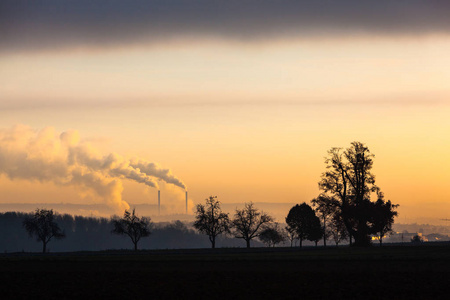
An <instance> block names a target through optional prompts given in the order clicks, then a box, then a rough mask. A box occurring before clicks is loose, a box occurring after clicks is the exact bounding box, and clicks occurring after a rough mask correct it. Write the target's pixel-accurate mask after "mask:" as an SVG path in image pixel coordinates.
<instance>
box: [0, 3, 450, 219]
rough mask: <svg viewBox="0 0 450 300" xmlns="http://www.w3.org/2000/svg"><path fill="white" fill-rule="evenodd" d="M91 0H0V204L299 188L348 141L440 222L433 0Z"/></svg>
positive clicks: (439, 89)
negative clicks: (329, 154) (368, 152)
mask: <svg viewBox="0 0 450 300" xmlns="http://www.w3.org/2000/svg"><path fill="white" fill-rule="evenodd" d="M105 3H106V2H104V1H52V0H42V1H10V0H6V1H1V3H0V39H1V41H2V42H1V43H0V128H1V129H0V195H1V197H0V203H61V202H64V203H78V204H105V205H107V206H108V207H115V208H116V209H117V210H118V211H119V210H122V209H123V208H126V207H127V205H128V204H129V203H133V204H156V203H157V190H158V188H159V189H161V193H162V195H164V196H163V198H162V201H164V202H163V203H164V205H167V208H168V213H169V212H170V213H183V212H184V189H185V188H186V187H187V188H188V190H189V198H190V201H191V202H190V212H191V213H192V211H191V209H192V207H193V205H194V204H197V203H199V202H200V201H203V200H204V199H205V198H206V197H208V196H209V195H217V196H218V198H219V200H220V201H222V202H224V203H244V202H248V201H254V202H268V203H301V202H303V201H309V200H311V199H312V198H314V197H316V196H317V195H318V193H319V189H318V186H317V182H318V181H319V179H320V175H321V173H322V172H324V171H325V164H324V157H325V156H326V154H327V150H329V149H330V148H331V147H348V146H349V145H350V143H351V142H352V141H361V142H364V143H366V145H367V146H368V147H369V149H370V150H371V152H372V153H374V154H375V159H374V168H373V172H374V174H375V175H376V183H377V185H378V186H380V187H381V189H382V191H383V192H384V193H385V196H386V199H390V200H391V201H392V202H393V203H397V204H400V207H399V209H398V211H399V218H398V221H399V222H401V223H413V222H417V221H418V220H421V219H426V220H427V222H428V223H431V224H446V223H445V221H441V220H440V219H444V218H449V215H448V212H449V211H450V192H449V191H448V188H447V186H448V182H449V181H450V175H449V172H448V170H449V169H450V158H449V149H450V135H449V134H448V133H449V132H450V118H449V116H450V85H449V82H450V56H449V54H448V53H450V21H449V18H448V12H449V11H450V4H449V3H448V2H447V1H438V0H435V1H421V0H413V1H388V0H382V1H371V2H364V1H356V0H342V1H320V0H319V1H317V0H316V1H305V0H303V1H269V0H262V1H223V2H221V1H219V2H218V1H206V0H205V1H200V0H199V1H179V0H174V1H150V2H149V1H141V0H134V1H127V2H126V4H125V2H123V1H108V2H107V4H105ZM286 213H287V212H286ZM86 214H89V213H88V212H86ZM447 224H448V222H447Z"/></svg>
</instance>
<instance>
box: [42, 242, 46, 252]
mask: <svg viewBox="0 0 450 300" xmlns="http://www.w3.org/2000/svg"><path fill="white" fill-rule="evenodd" d="M46 251H47V243H46V242H45V241H44V242H42V253H45V252H46Z"/></svg>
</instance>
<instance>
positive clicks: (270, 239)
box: [259, 223, 286, 247]
mask: <svg viewBox="0 0 450 300" xmlns="http://www.w3.org/2000/svg"><path fill="white" fill-rule="evenodd" d="M259 239H260V241H261V242H263V243H264V244H266V245H267V246H268V247H271V246H272V247H275V246H276V245H277V244H279V243H282V242H284V241H285V240H286V236H285V234H284V232H283V231H282V230H281V229H280V228H279V227H278V223H275V224H274V225H273V226H270V227H266V228H264V229H263V230H262V231H261V233H260V234H259Z"/></svg>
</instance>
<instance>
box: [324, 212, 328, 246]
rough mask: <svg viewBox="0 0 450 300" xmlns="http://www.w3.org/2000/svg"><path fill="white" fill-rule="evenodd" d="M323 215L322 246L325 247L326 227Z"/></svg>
mask: <svg viewBox="0 0 450 300" xmlns="http://www.w3.org/2000/svg"><path fill="white" fill-rule="evenodd" d="M325 221H326V220H325V217H323V246H324V247H326V246H327V234H326V232H327V230H326V229H327V228H326V223H325Z"/></svg>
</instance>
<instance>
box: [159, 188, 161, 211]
mask: <svg viewBox="0 0 450 300" xmlns="http://www.w3.org/2000/svg"><path fill="white" fill-rule="evenodd" d="M159 215H161V191H159V190H158V216H159Z"/></svg>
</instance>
